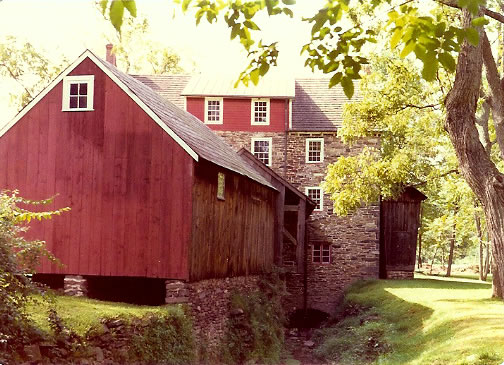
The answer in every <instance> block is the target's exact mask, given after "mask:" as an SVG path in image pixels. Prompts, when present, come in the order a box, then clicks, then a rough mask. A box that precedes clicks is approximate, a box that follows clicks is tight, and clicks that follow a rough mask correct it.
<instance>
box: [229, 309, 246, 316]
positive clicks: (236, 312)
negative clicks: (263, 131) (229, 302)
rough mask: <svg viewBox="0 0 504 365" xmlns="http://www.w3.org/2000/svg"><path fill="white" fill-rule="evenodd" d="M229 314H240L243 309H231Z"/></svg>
mask: <svg viewBox="0 0 504 365" xmlns="http://www.w3.org/2000/svg"><path fill="white" fill-rule="evenodd" d="M230 314H231V315H232V316H241V315H242V314H243V309H241V308H236V309H233V310H232V311H231V313H230Z"/></svg>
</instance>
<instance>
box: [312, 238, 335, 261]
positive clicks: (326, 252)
mask: <svg viewBox="0 0 504 365" xmlns="http://www.w3.org/2000/svg"><path fill="white" fill-rule="evenodd" d="M312 262H313V263H316V264H330V263H331V245H327V244H322V243H314V244H313V247H312Z"/></svg>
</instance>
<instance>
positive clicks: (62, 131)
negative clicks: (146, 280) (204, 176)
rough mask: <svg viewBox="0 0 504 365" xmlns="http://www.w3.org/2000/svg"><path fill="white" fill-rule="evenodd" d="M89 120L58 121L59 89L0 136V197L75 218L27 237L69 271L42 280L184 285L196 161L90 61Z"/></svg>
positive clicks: (68, 115) (44, 225)
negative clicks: (151, 280)
mask: <svg viewBox="0 0 504 365" xmlns="http://www.w3.org/2000/svg"><path fill="white" fill-rule="evenodd" d="M71 74H72V75H78V74H82V75H86V74H87V75H89V74H94V75H95V91H94V108H95V110H94V111H92V112H62V111H61V100H62V82H61V83H60V84H59V85H57V86H56V87H55V88H54V89H53V90H52V91H51V92H50V93H49V94H48V95H46V96H45V98H43V100H41V101H40V102H39V103H38V104H37V105H36V106H35V107H34V108H32V109H31V110H30V111H29V112H28V113H27V114H26V115H25V116H24V117H23V118H22V119H21V120H20V121H19V122H18V123H17V124H16V125H15V126H13V127H12V128H11V129H10V130H9V131H8V132H7V133H6V134H5V135H4V136H2V137H0V156H2V157H1V159H0V189H2V188H9V189H19V191H20V194H21V195H22V196H23V197H25V198H28V199H45V198H48V197H50V196H53V195H55V194H59V195H57V197H56V198H55V201H54V203H52V204H51V205H50V206H49V207H47V208H49V209H54V208H56V207H65V206H69V207H70V208H71V209H72V210H71V211H70V212H67V213H65V214H63V215H62V216H59V217H55V218H53V219H52V220H49V221H45V222H36V223H34V224H33V229H32V230H31V231H30V232H29V233H28V234H29V236H30V237H37V238H42V239H44V240H46V241H47V246H48V248H49V250H50V251H52V252H53V253H54V254H55V255H56V257H58V258H59V259H60V260H61V262H62V263H63V264H64V265H65V267H63V268H59V267H57V266H56V265H51V264H50V263H48V262H44V263H43V265H42V267H41V269H40V272H41V273H64V274H83V275H107V276H108V275H110V276H145V277H161V278H179V279H187V278H188V276H189V274H188V248H189V243H190V239H191V225H192V185H193V178H194V161H193V159H192V158H191V157H190V156H189V155H188V154H187V153H186V152H185V151H184V150H183V149H182V148H181V147H180V146H179V145H178V144H177V143H176V142H175V141H174V140H173V139H171V137H169V136H168V134H166V132H164V131H163V130H162V129H161V127H159V126H158V125H157V124H156V123H155V122H154V121H153V120H152V119H150V118H149V117H148V116H147V115H146V114H145V113H144V112H143V111H142V110H141V108H140V107H139V106H138V105H136V104H135V103H134V102H133V101H132V100H131V99H130V98H129V97H128V96H127V95H126V94H125V93H124V92H123V91H122V90H121V89H120V88H119V87H118V86H117V85H116V84H115V83H114V82H113V81H112V80H110V79H109V78H108V77H107V76H106V75H105V74H104V73H103V72H102V71H101V70H99V69H98V68H97V67H96V65H94V63H93V62H91V61H90V60H89V59H87V60H85V61H84V62H83V63H81V64H80V65H79V66H78V67H77V68H76V69H75V70H74V71H73V72H72V73H71Z"/></svg>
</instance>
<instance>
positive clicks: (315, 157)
mask: <svg viewBox="0 0 504 365" xmlns="http://www.w3.org/2000/svg"><path fill="white" fill-rule="evenodd" d="M322 161H324V138H307V139H306V162H308V163H315V162H322Z"/></svg>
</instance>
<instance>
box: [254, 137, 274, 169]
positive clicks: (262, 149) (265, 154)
mask: <svg viewBox="0 0 504 365" xmlns="http://www.w3.org/2000/svg"><path fill="white" fill-rule="evenodd" d="M251 144H252V154H253V155H254V156H255V157H257V158H258V159H259V160H260V161H262V162H263V163H264V164H265V165H266V166H271V152H272V151H273V143H272V138H271V137H269V138H252V143H251Z"/></svg>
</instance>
